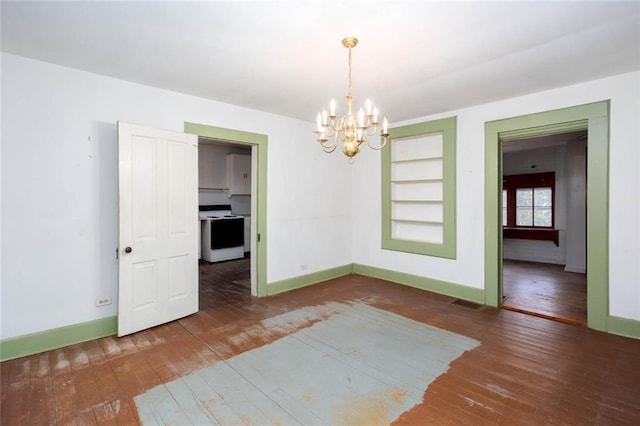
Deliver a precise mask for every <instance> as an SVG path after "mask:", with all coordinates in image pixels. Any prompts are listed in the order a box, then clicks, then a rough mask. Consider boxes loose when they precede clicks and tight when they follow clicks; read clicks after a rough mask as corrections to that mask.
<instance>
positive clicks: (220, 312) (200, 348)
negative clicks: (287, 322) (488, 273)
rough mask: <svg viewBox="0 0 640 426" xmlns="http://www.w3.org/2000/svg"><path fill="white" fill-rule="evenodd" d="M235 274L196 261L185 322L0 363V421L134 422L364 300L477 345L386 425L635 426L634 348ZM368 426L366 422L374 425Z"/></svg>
mask: <svg viewBox="0 0 640 426" xmlns="http://www.w3.org/2000/svg"><path fill="white" fill-rule="evenodd" d="M236 271H237V273H236ZM247 273H248V265H247V260H239V261H231V262H224V263H220V264H215V265H208V264H206V265H203V266H202V267H201V299H200V307H201V311H200V312H198V313H197V314H195V315H192V316H189V317H187V318H184V319H182V320H179V321H175V322H172V323H169V324H165V325H162V326H159V327H155V328H152V329H149V330H146V331H142V332H139V333H136V334H133V335H131V336H127V337H123V338H117V337H107V338H103V339H99V340H94V341H91V342H86V343H81V344H77V345H73V346H69V347H65V348H61V349H57V350H54V351H50V352H46V353H42V354H38V355H32V356H28V357H24V358H21V359H16V360H11V361H6V362H3V363H2V364H1V375H2V377H1V390H2V399H1V403H2V406H1V416H0V423H1V424H2V425H18V424H21V425H38V424H46V425H73V424H75V425H91V424H100V425H102V424H119V425H130V424H137V423H139V418H138V414H137V411H136V407H135V403H134V401H133V398H134V397H135V396H136V395H138V394H140V393H142V392H145V391H146V390H148V389H150V388H153V387H154V386H156V385H158V384H161V383H167V382H169V381H171V380H174V379H177V378H179V377H183V376H185V375H188V374H190V373H191V372H193V371H195V370H197V369H201V368H203V367H207V366H210V365H212V364H213V363H215V362H218V361H220V360H224V359H228V358H230V357H232V356H234V355H237V354H240V353H242V352H245V351H247V350H250V349H253V348H257V347H260V346H263V345H265V344H267V343H270V342H273V341H275V340H276V339H279V338H280V337H283V336H285V335H287V334H290V333H293V332H295V331H296V327H297V329H300V328H304V327H307V326H309V325H311V324H312V323H313V322H314V321H317V319H306V320H305V321H306V322H305V323H303V324H297V325H295V326H293V325H292V326H291V327H289V328H287V327H269V326H267V325H266V324H269V322H268V321H264V322H262V320H265V319H269V318H273V317H274V316H276V315H279V314H284V313H287V312H291V311H293V310H295V309H298V308H301V307H311V306H320V305H324V304H327V303H333V302H343V303H365V304H368V305H370V306H373V307H376V308H379V309H384V310H387V311H389V312H394V313H396V314H399V315H403V316H405V317H408V318H411V319H414V320H416V321H420V322H422V323H425V324H430V325H432V326H435V327H439V328H441V329H446V330H449V331H452V332H455V333H458V334H461V335H464V336H468V337H471V338H473V339H476V340H478V341H479V342H480V345H479V346H478V347H477V348H475V349H472V350H470V351H467V352H465V353H464V354H463V355H462V356H460V357H459V358H458V359H456V360H455V361H453V362H452V363H451V365H450V368H449V370H448V371H447V372H446V373H444V374H442V375H441V376H439V377H438V378H437V379H435V381H434V382H432V383H431V385H430V386H429V387H428V388H427V389H426V390H425V391H424V394H423V399H422V402H421V403H419V404H418V405H416V406H414V407H413V408H412V409H411V410H409V411H407V412H405V413H404V414H403V415H402V416H401V417H400V418H399V419H398V420H397V421H396V424H401V425H449V424H467V425H484V424H487V425H496V424H509V425H513V424H518V425H541V424H553V425H555V424H566V425H592V424H596V425H637V424H640V386H639V383H640V341H639V340H634V339H629V338H624V337H619V336H615V335H609V334H605V333H602V332H598V331H594V330H590V329H587V328H582V327H575V326H572V325H568V324H564V323H560V322H555V321H549V320H546V319H543V318H539V317H535V316H529V315H523V314H521V313H518V312H513V311H509V310H504V309H492V308H488V307H481V308H473V307H465V306H462V305H458V304H455V303H452V302H454V301H455V300H454V299H452V298H450V297H446V296H442V295H437V294H433V293H429V292H425V291H421V290H417V289H414V288H410V287H405V286H401V285H397V284H393V283H389V282H386V281H383V280H379V279H374V278H369V277H364V276H360V275H348V276H345V277H341V278H338V279H334V280H330V281H327V282H324V283H321V284H317V285H313V286H309V287H305V288H302V289H299V290H295V291H291V292H288V293H284V294H280V295H277V296H272V297H268V298H261V299H257V298H253V297H251V296H250V294H249V290H248V288H247V287H246V286H244V285H242V284H237V283H234V281H236V282H241V281H242V280H243V279H246V277H247V276H248V275H247ZM398 351H402V348H398ZM381 418H382V417H381ZM371 419H372V420H371V422H369V423H367V424H383V423H384V421H382V420H378V421H376V420H375V418H374V417H371Z"/></svg>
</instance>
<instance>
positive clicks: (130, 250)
mask: <svg viewBox="0 0 640 426" xmlns="http://www.w3.org/2000/svg"><path fill="white" fill-rule="evenodd" d="M132 251H133V249H132V248H131V247H126V248H125V249H124V252H125V253H131V252H132Z"/></svg>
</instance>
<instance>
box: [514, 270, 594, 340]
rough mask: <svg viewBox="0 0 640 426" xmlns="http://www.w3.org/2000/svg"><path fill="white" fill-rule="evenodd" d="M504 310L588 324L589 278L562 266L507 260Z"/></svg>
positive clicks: (571, 322)
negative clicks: (566, 269)
mask: <svg viewBox="0 0 640 426" xmlns="http://www.w3.org/2000/svg"><path fill="white" fill-rule="evenodd" d="M502 268H503V274H502V276H503V284H502V288H503V303H502V307H503V308H504V309H509V310H513V311H518V312H523V313H527V314H530V315H537V316H540V317H543V318H548V319H553V320H555V321H562V322H566V323H568V324H574V325H581V326H583V327H586V325H587V276H586V275H585V274H576V273H572V272H565V271H564V266H562V265H551V264H546V263H534V262H520V261H515V260H504V261H503V266H502Z"/></svg>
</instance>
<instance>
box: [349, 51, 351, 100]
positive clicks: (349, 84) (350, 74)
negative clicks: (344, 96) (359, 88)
mask: <svg viewBox="0 0 640 426" xmlns="http://www.w3.org/2000/svg"><path fill="white" fill-rule="evenodd" d="M349 97H351V48H349Z"/></svg>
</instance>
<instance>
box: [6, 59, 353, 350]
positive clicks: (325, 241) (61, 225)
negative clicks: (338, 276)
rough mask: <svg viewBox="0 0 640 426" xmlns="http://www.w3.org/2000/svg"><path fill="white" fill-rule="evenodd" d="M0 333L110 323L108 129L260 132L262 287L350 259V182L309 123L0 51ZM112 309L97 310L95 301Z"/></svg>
mask: <svg viewBox="0 0 640 426" xmlns="http://www.w3.org/2000/svg"><path fill="white" fill-rule="evenodd" d="M1 60H2V124H3V126H2V131H1V136H2V166H1V167H2V177H1V180H2V208H3V211H2V289H1V296H0V297H1V300H2V306H1V309H2V318H1V319H2V330H1V334H0V339H7V338H11V337H15V336H21V335H25V334H29V333H34V332H38V331H43V330H47V329H51V328H56V327H61V326H65V325H70V324H76V323H82V322H86V321H91V320H94V319H98V318H102V317H108V316H112V315H115V314H116V303H117V269H116V267H117V264H116V259H115V250H116V246H117V206H118V203H117V187H116V185H117V151H116V139H117V138H116V122H117V121H118V120H123V121H129V122H133V123H137V124H142V125H146V126H153V127H158V128H163V129H169V130H177V131H182V129H183V124H184V122H185V121H191V122H197V123H203V124H209V125H213V126H218V127H226V128H232V129H241V130H245V131H248V132H255V133H262V134H267V135H268V137H269V143H268V146H269V148H268V171H269V177H268V182H267V186H268V189H267V192H268V205H267V219H268V226H267V238H268V241H267V247H268V257H267V265H268V270H267V281H268V282H274V281H279V280H282V279H286V278H290V277H293V276H297V275H300V274H301V271H300V265H301V264H306V265H307V267H308V270H307V271H306V272H308V273H310V272H314V271H318V270H324V269H329V268H333V267H336V266H340V265H344V264H347V263H350V262H351V246H352V244H351V233H350V230H349V225H350V223H351V216H352V215H351V207H350V195H351V188H350V187H349V185H345V184H344V182H349V180H350V173H351V170H350V168H349V165H348V164H347V163H346V162H345V161H343V159H342V158H340V157H339V156H328V155H326V154H324V153H322V152H321V150H320V149H319V148H318V147H317V146H316V143H315V139H314V134H313V133H312V132H313V123H311V122H309V123H306V122H302V121H299V120H293V119H289V118H285V117H281V116H276V115H272V114H267V113H263V112H259V111H254V110H248V109H243V108H239V107H235V106H232V105H227V104H222V103H218V102H213V101H209V100H205V99H201V98H197V97H193V96H186V95H182V94H178V93H174V92H169V91H165V90H159V89H156V88H151V87H146V86H142V85H138V84H134V83H130V82H125V81H121V80H116V79H113V78H107V77H103V76H98V75H95V74H90V73H86V72H82V71H78V70H73V69H69V68H64V67H60V66H55V65H51V64H47V63H44V62H39V61H33V60H30V59H26V58H22V57H18V56H14V55H8V54H2V56H1ZM103 296H109V297H112V298H113V300H114V304H112V305H109V306H106V307H101V308H96V307H95V300H96V299H97V298H98V297H103Z"/></svg>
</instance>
